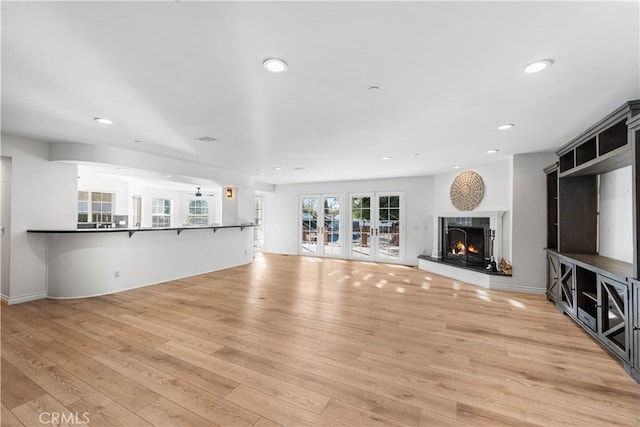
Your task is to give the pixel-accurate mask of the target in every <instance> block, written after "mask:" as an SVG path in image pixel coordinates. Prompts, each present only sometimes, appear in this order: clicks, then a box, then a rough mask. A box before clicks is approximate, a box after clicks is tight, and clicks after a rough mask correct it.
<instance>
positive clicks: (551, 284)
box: [547, 254, 560, 301]
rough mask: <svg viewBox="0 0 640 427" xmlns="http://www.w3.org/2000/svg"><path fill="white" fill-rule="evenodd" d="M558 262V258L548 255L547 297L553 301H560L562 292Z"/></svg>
mask: <svg viewBox="0 0 640 427" xmlns="http://www.w3.org/2000/svg"><path fill="white" fill-rule="evenodd" d="M558 261H559V260H558V257H556V256H553V255H550V254H547V297H548V298H549V299H550V300H552V301H558V293H559V291H560V282H559V279H558Z"/></svg>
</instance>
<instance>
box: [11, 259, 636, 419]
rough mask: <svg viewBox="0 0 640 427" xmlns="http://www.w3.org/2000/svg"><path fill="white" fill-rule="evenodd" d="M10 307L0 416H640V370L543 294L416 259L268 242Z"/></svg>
mask: <svg viewBox="0 0 640 427" xmlns="http://www.w3.org/2000/svg"><path fill="white" fill-rule="evenodd" d="M0 310H1V311H2V323H0V331H1V333H2V337H1V338H2V343H3V347H2V355H1V356H2V365H1V368H2V378H1V379H2V405H3V407H2V411H3V422H2V424H3V426H4V425H5V419H4V418H6V419H7V420H8V421H7V423H11V422H13V423H17V424H18V425H22V424H24V425H38V424H39V422H38V420H37V417H38V416H39V415H41V414H43V413H44V412H46V411H49V410H53V411H67V413H74V412H78V411H82V410H84V409H86V408H89V409H90V412H93V413H94V415H95V416H94V417H93V419H92V424H93V423H95V424H98V425H107V424H112V425H117V424H133V425H144V424H145V423H148V424H151V425H159V426H172V427H173V426H174V425H176V426H178V425H180V426H181V425H186V426H188V425H197V426H208V425H245V426H248V425H254V426H257V427H269V426H276V425H282V426H293V427H297V426H298V425H315V424H320V425H332V424H347V425H352V426H358V427H360V426H361V427H365V426H366V427H368V426H369V425H371V426H374V425H390V426H391V425H400V426H402V425H408V426H416V427H417V426H436V427H440V426H500V425H509V426H528V425H539V426H544V427H547V426H549V427H555V426H561V425H576V426H598V427H600V426H605V425H606V426H607V427H609V426H633V427H640V386H639V385H638V384H636V383H635V382H634V381H633V380H632V379H631V378H630V377H629V376H628V375H627V374H626V373H625V372H624V370H623V369H622V368H621V366H620V365H619V363H617V362H616V360H615V359H614V358H612V357H611V355H609V354H608V353H607V352H606V351H605V350H603V348H602V347H600V346H599V345H597V344H596V343H595V341H594V340H593V339H592V338H591V337H590V336H589V335H588V334H586V333H584V331H583V330H582V329H581V328H580V327H578V326H577V325H575V324H574V323H573V322H572V321H571V320H570V319H569V318H568V317H567V316H564V315H562V314H560V313H559V312H558V311H557V309H556V307H555V306H554V305H553V304H551V303H550V302H548V301H547V300H546V299H545V297H544V296H539V295H531V294H516V293H510V292H503V291H494V290H487V289H482V288H478V287H476V286H473V285H469V284H466V283H463V282H460V281H457V280H453V279H450V278H446V277H443V276H439V275H436V274H432V273H429V272H426V271H421V270H418V269H416V268H412V267H406V266H397V265H384V264H373V263H365V262H355V261H345V260H335V259H324V258H310V257H298V256H279V255H269V254H257V256H256V258H255V259H254V261H253V263H251V264H248V265H243V266H239V267H235V268H230V269H226V270H221V271H216V272H211V273H205V274H200V275H197V276H193V277H188V278H184V279H180V280H175V281H170V282H166V283H161V284H158V285H154V286H147V287H144V288H140V289H135V290H131V291H126V292H121V293H117V294H113V295H106V296H102V297H96V298H86V299H78V300H40V301H33V302H29V303H24V304H18V305H13V306H8V305H4V304H3V305H2V306H1V307H0ZM6 414H9V415H6ZM5 415H6V417H5ZM7 425H10V424H7Z"/></svg>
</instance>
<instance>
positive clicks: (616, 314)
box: [603, 284, 626, 350]
mask: <svg viewBox="0 0 640 427" xmlns="http://www.w3.org/2000/svg"><path fill="white" fill-rule="evenodd" d="M603 291H604V292H603V293H604V296H605V298H604V304H606V305H605V306H604V307H603V308H604V316H603V333H604V334H605V336H606V338H608V339H609V340H610V341H611V342H612V343H614V344H616V345H617V346H618V347H620V349H621V350H624V349H625V348H626V330H625V325H624V323H625V319H626V313H625V312H624V310H625V304H624V299H625V293H624V292H625V289H623V288H617V287H615V286H612V285H607V284H604V287H603Z"/></svg>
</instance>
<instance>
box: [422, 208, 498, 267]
mask: <svg viewBox="0 0 640 427" xmlns="http://www.w3.org/2000/svg"><path fill="white" fill-rule="evenodd" d="M505 213H506V211H455V212H432V213H431V215H432V216H433V230H434V231H435V232H434V233H433V252H432V254H431V257H432V258H434V259H438V260H440V261H443V262H445V263H450V264H452V265H458V266H468V267H474V268H477V269H482V268H485V267H486V265H487V264H486V261H485V259H486V258H489V257H490V256H491V247H490V242H491V239H490V234H489V233H491V231H493V232H494V236H495V238H494V240H493V257H494V258H495V259H496V261H497V262H500V259H501V258H502V256H503V255H502V223H503V216H504V214H505ZM447 229H449V231H448V232H447ZM465 233H466V234H465ZM480 236H482V238H481V237H480ZM460 237H462V239H460ZM465 237H466V240H467V241H466V243H465V242H464V238H465ZM452 239H453V240H455V242H449V240H452ZM480 240H482V242H480ZM458 243H461V244H462V245H464V246H465V248H464V249H463V248H461V247H460V246H459V245H458ZM452 245H453V246H454V248H452V247H451V246H452ZM469 245H471V246H474V248H473V250H470V248H469V247H468V246H469ZM469 261H471V264H469Z"/></svg>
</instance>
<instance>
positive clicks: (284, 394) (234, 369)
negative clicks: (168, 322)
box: [158, 342, 329, 414]
mask: <svg viewBox="0 0 640 427" xmlns="http://www.w3.org/2000/svg"><path fill="white" fill-rule="evenodd" d="M158 350H160V351H162V352H165V353H167V354H174V355H176V356H177V357H180V358H182V359H183V360H187V361H189V362H190V363H192V364H194V365H196V366H199V367H201V368H203V369H207V370H210V371H212V372H217V373H219V374H220V375H224V376H226V377H228V378H231V379H233V380H234V381H237V382H238V383H240V384H244V385H247V386H250V387H253V388H255V389H259V390H262V391H263V392H265V393H266V394H269V395H271V396H273V397H275V398H277V399H280V400H283V401H285V402H288V403H290V404H292V405H295V406H298V407H300V408H302V409H305V410H308V411H310V412H313V413H316V414H319V413H321V412H322V410H323V409H324V407H325V405H326V404H327V402H328V401H329V398H328V397H326V396H324V395H322V394H320V393H316V392H313V391H310V390H308V389H305V388H303V387H298V386H296V385H295V384H291V383H288V382H286V381H281V380H279V379H277V378H274V377H273V376H269V375H265V374H263V373H261V372H260V371H259V370H253V369H249V368H246V367H244V366H240V365H236V364H234V363H231V362H228V361H226V360H224V359H220V358H218V357H216V356H215V355H210V354H206V353H202V352H199V351H197V350H195V349H192V348H190V347H186V346H183V345H181V344H178V343H173V342H168V343H165V344H163V345H161V346H159V347H158Z"/></svg>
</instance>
